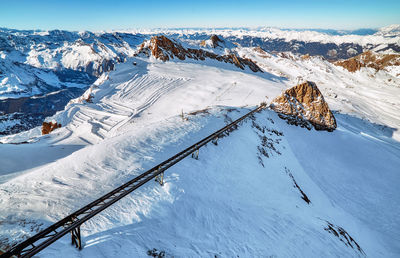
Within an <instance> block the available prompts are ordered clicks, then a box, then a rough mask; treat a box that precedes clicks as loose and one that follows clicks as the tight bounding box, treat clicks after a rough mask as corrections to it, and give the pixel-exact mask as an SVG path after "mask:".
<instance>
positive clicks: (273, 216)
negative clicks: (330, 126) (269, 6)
mask: <svg viewBox="0 0 400 258" xmlns="http://www.w3.org/2000/svg"><path fill="white" fill-rule="evenodd" d="M214 32H215V31H214ZM214 32H213V33H214ZM283 32H285V31H283ZM283 32H282V33H283ZM12 33H17V34H18V33H27V34H29V35H39V34H45V35H41V36H38V37H39V38H40V39H42V37H46V35H47V34H46V33H47V32H46V33H43V32H40V33H38V32H19V31H17V32H16V31H13V32H12ZM60 33H64V32H60ZM131 33H132V32H131ZM131 33H122V32H119V33H116V32H115V33H114V34H113V33H100V34H85V33H80V34H79V33H71V34H63V36H62V38H63V39H62V40H60V42H61V41H63V43H62V44H61V43H59V44H60V45H59V46H57V47H55V48H54V50H46V49H48V48H50V49H51V47H50V46H52V45H53V44H50V43H48V46H46V47H45V48H43V50H42V52H41V54H40V55H38V56H42V55H44V53H45V52H46V51H50V52H51V53H53V54H54V53H60V55H61V56H63V55H64V54H63V53H72V52H73V51H72V50H71V49H75V48H76V49H79V50H76V51H77V52H80V51H83V52H84V51H86V50H82V49H88V47H87V46H86V45H85V44H88V43H87V42H86V43H85V44H82V43H77V41H78V42H80V41H79V39H80V38H78V37H77V35H80V36H79V37H82V38H85V40H88V41H89V39H90V40H93V42H94V43H93V46H92V45H91V46H92V47H93V49H95V53H100V50H97V48H96V47H94V46H95V45H96V46H97V45H98V46H100V43H102V44H103V45H104V46H105V47H106V48H108V49H112V51H111V52H109V51H108V50H107V51H106V50H104V51H105V52H101V53H109V54H110V57H111V56H112V55H113V54H112V53H118V54H116V56H120V59H118V60H116V59H113V58H110V59H107V58H104V59H101V58H100V59H95V58H96V56H100V57H103V54H99V55H97V54H93V53H92V52H90V51H89V52H90V53H91V54H90V55H91V56H90V57H82V59H80V58H78V59H77V60H78V61H76V60H75V59H74V58H71V59H70V60H69V61H68V62H67V63H63V61H62V60H64V59H63V58H62V57H60V55H59V56H58V57H57V58H59V59H57V60H58V61H55V63H61V64H62V66H63V67H64V66H65V67H64V68H65V69H70V71H71V73H72V74H75V73H78V72H79V73H80V74H87V76H88V78H91V80H95V81H94V82H89V81H87V84H86V86H82V87H81V88H84V89H85V90H86V91H85V92H84V93H83V94H80V96H79V97H77V98H74V99H72V100H71V101H69V102H68V104H67V105H66V106H65V108H62V110H61V111H59V112H57V113H56V114H54V115H51V116H49V117H47V118H46V121H48V122H57V123H59V124H61V125H62V127H61V128H57V129H55V130H54V131H53V132H51V133H50V134H47V135H41V128H40V127H35V128H33V129H31V130H28V131H25V132H21V133H18V134H13V135H7V136H3V137H1V138H0V142H1V143H2V144H0V152H1V155H0V164H1V166H0V206H1V207H5V209H0V221H1V223H0V245H1V247H2V248H5V249H7V248H9V246H10V245H12V244H15V243H16V242H19V241H21V240H22V239H24V238H26V237H27V236H29V235H32V234H34V233H35V232H37V231H39V230H40V229H41V228H44V227H46V226H48V225H50V224H51V223H53V222H55V221H57V220H58V219H61V218H62V217H64V216H65V215H67V214H69V213H70V212H71V211H74V210H76V209H78V208H80V207H81V206H83V205H85V204H87V203H89V202H90V201H92V200H94V199H96V198H97V197H99V196H101V195H102V194H104V193H106V192H108V191H109V190H112V189H113V188H115V187H117V186H119V185H120V184H122V183H124V182H126V181H128V180H129V179H131V178H132V177H134V176H136V175H138V174H140V173H141V172H143V171H145V170H147V169H148V168H150V167H152V166H154V165H155V164H158V163H159V162H161V161H163V160H165V159H166V158H169V157H170V156H171V155H173V154H175V153H177V152H179V151H180V150H182V149H183V148H185V147H187V146H189V145H191V144H193V143H194V142H196V141H198V140H199V139H201V138H202V137H204V136H206V135H208V134H210V133H212V132H214V131H215V130H217V129H219V128H221V127H223V126H224V125H225V124H226V123H229V122H230V121H232V120H233V119H235V118H237V117H239V116H241V115H242V114H244V113H245V112H247V111H248V110H250V109H252V108H253V107H255V106H256V105H258V104H259V103H261V102H267V103H268V104H270V103H271V102H272V101H273V99H275V98H276V97H277V96H279V95H281V94H282V93H283V92H285V90H287V88H290V87H292V86H294V85H297V84H298V83H299V82H303V81H305V80H306V81H313V82H314V83H315V85H316V86H317V87H318V89H319V91H320V93H321V94H322V95H323V99H324V100H325V101H326V102H327V103H328V104H329V108H330V109H331V110H332V111H333V112H332V113H333V115H334V116H335V118H336V121H335V123H336V124H335V126H337V128H336V129H335V130H334V131H333V132H327V131H316V130H314V129H313V128H310V130H307V129H305V128H301V127H296V126H293V125H289V124H288V123H287V121H285V120H282V119H281V118H279V116H278V114H277V113H275V112H274V111H273V110H271V109H266V110H263V111H261V112H260V113H257V114H256V115H255V116H254V117H252V119H248V120H246V121H245V122H244V123H243V124H242V125H241V126H240V127H239V128H238V129H237V130H235V131H233V132H231V133H230V134H229V136H227V137H224V138H222V139H220V140H219V141H218V145H213V144H209V145H207V146H206V147H204V148H202V149H200V157H199V160H195V159H191V158H187V159H185V160H183V161H182V162H180V163H178V164H176V165H175V166H173V167H172V168H170V169H169V170H167V171H166V179H165V180H166V181H165V184H164V186H163V187H161V186H159V185H158V184H151V183H150V184H147V185H145V186H143V188H140V189H139V191H135V192H134V193H133V194H131V195H129V196H128V197H126V198H124V199H123V200H122V201H121V202H118V203H116V204H115V205H114V206H112V207H111V208H110V209H107V210H105V211H104V212H102V213H101V214H99V215H98V216H96V217H94V218H93V219H92V220H90V221H89V222H88V223H85V224H84V225H83V227H82V234H83V240H84V245H85V247H84V249H83V250H82V251H77V250H74V249H72V247H71V246H70V239H69V238H68V237H65V238H62V239H61V240H59V241H57V242H56V243H54V244H53V245H51V246H50V247H49V248H46V249H45V250H43V251H42V252H41V253H40V256H41V257H54V256H61V257H80V256H84V257H98V256H101V255H103V256H106V257H114V256H118V257H132V256H135V257H136V256H137V257H147V256H148V254H150V255H153V254H154V255H157V254H160V253H164V254H165V255H166V256H167V257H172V256H174V257H176V256H177V257H193V256H201V257H204V256H206V257H208V256H211V257H232V256H237V255H238V256H245V257H264V256H267V257H268V256H272V257H273V256H277V257H281V256H283V257H325V256H328V257H337V256H339V257H365V256H367V257H397V256H399V255H400V245H399V244H398V243H399V242H400V241H399V240H400V234H399V232H400V227H399V225H400V220H399V217H398V213H399V212H400V208H399V207H400V191H399V190H398V185H399V184H400V174H399V173H398V168H399V167H400V143H399V141H400V133H399V129H400V118H399V116H398V112H399V110H400V100H399V98H398V96H400V76H399V75H398V74H397V72H396V71H398V70H396V69H398V68H396V66H394V65H389V66H385V67H384V68H383V69H375V68H374V67H369V66H360V69H358V70H356V71H349V70H347V69H345V68H344V67H342V66H339V65H336V64H335V63H334V62H330V61H328V60H327V59H326V58H324V57H322V56H313V54H312V53H311V54H309V55H301V54H298V53H293V52H280V51H277V52H270V51H267V50H266V49H264V48H263V47H262V46H261V47H260V46H258V47H253V45H251V44H249V45H247V46H246V44H245V43H244V42H246V37H247V36H245V35H246V33H248V34H250V33H253V32H252V31H250V32H249V31H247V32H246V31H245V32H242V31H241V32H240V33H242V36H243V37H242V36H240V35H239V34H238V35H236V34H235V33H239V32H234V31H231V32H229V33H231V34H227V33H228V31H223V32H220V33H214V34H217V35H218V38H219V39H220V41H215V37H214V42H218V46H216V45H215V44H214V43H213V40H212V38H211V36H212V35H214V34H212V35H209V34H208V32H196V33H194V32H193V33H191V32H188V33H186V32H184V33H183V32H181V34H179V35H178V34H177V32H176V31H173V30H170V32H169V34H168V33H166V35H167V36H166V37H165V39H164V38H159V37H155V38H153V40H152V37H153V36H154V35H155V34H158V32H157V31H153V32H152V33H146V32H143V31H142V32H141V33H142V34H140V35H139V36H135V35H137V34H131ZM254 33H256V32H254ZM257 33H271V32H266V30H265V29H264V30H263V29H260V30H258V31H257ZM276 33H278V32H276ZM279 33H281V32H279ZM285 33H286V32H285ZM287 33H288V35H289V34H290V33H292V32H287ZM293 33H299V34H298V35H303V34H302V33H303V32H293ZM307 33H308V32H307ZM310 33H314V32H310ZM67 35H69V36H67ZM84 35H91V36H84ZM105 35H108V36H105ZM112 35H118V36H120V40H121V42H122V40H123V41H124V42H128V40H127V38H129V37H131V39H132V41H129V43H128V45H129V46H128V45H126V44H125V43H121V45H118V44H117V43H116V41H117V40H116V39H115V41H112V40H111V39H113V36H112ZM121 35H124V36H121ZM290 35H292V34H290ZM318 35H319V34H318ZM68 37H70V39H68ZM74 37H77V38H74ZM108 37H109V38H108ZM241 37H242V38H241ZM326 37H331V38H330V39H331V40H333V41H334V40H337V38H336V36H329V35H328V36H326ZM346 37H348V35H345V36H343V38H341V40H342V41H346V40H347V39H348V38H346ZM351 37H356V36H351ZM368 37H372V38H373V39H374V40H375V41H374V42H375V43H374V44H377V45H379V44H381V45H385V44H386V45H388V44H392V43H390V42H396V40H397V42H398V40H399V39H398V38H392V37H389V38H386V37H384V36H375V35H372V36H371V35H370V36H366V38H363V37H362V36H360V39H361V38H362V40H361V41H363V40H365V41H367V40H368ZM22 38H24V39H25V37H22ZM27 38H28V39H29V38H30V37H27ZM34 38H35V37H33V36H32V40H31V41H32V42H33V41H34V40H33V39H34ZM65 38H67V39H68V40H70V42H72V43H65V42H64V41H65ZM106 38H107V40H106ZM117 38H118V37H117ZM232 38H236V39H237V40H240V39H242V40H243V42H242V43H243V44H240V45H237V44H234V43H238V42H237V41H235V40H232ZM28 39H26V40H28ZM95 39H96V40H97V39H102V41H99V42H100V43H99V42H98V41H95ZM155 39H158V40H155ZM378 39H379V40H382V42H379V43H377V42H378ZM113 40H114V39H113ZM31 41H29V42H31ZM106 41H107V42H109V43H107V44H106V43H105V42H106ZM203 41H204V43H202V42H203ZM268 41H269V40H266V41H265V42H268ZM283 41H285V40H283ZM84 42H85V41H84ZM111 42H114V43H111ZM285 42H286V41H285ZM354 42H356V43H351V44H358V43H357V40H355V41H354ZM371 42H372V41H371ZM142 43H143V44H142ZM253 43H254V42H253ZM24 44H25V43H24ZM254 44H255V43H254ZM320 44H322V45H323V44H325V43H322V41H321V42H320ZM326 44H328V43H326ZM329 44H336V43H329ZM371 44H372V43H371ZM393 44H396V43H393ZM10 45H12V44H10ZM71 45H72V46H73V47H71ZM377 45H376V46H377ZM386 45H385V46H386ZM117 46H119V48H118V47H117ZM376 46H374V48H375V47H376ZM64 47H65V49H70V50H68V51H72V52H68V51H66V52H63V51H59V52H57V51H58V50H55V49H58V48H64ZM363 47H366V48H371V47H372V46H370V45H368V44H367V45H363ZM30 48H31V47H29V49H30ZM115 49H118V50H115ZM190 49H193V50H190ZM114 50H115V51H114ZM13 51H14V52H15V50H12V51H10V52H7V56H8V55H11V54H10V53H12V52H13ZM18 51H21V53H30V50H27V49H25V50H22V49H21V50H18ZM52 51H54V52H52ZM102 51H103V50H102ZM160 51H161V52H160ZM392 51H395V50H393V49H392ZM89 52H88V53H89ZM74 53H75V52H74ZM121 53H122V54H121ZM160 53H162V55H160ZM199 53H202V54H199ZM206 53H208V54H206ZM53 54H51V55H50V56H52V57H51V58H49V59H47V60H52V58H56V56H57V55H55V54H54V56H53ZM189 54H190V55H189ZM4 55H5V54H4ZM29 55H30V54H26V55H25V57H24V58H26V57H27V56H29ZM65 55H66V54H65ZM203 55H204V56H206V57H205V58H199V57H201V56H203ZM354 55H356V54H354ZM82 56H83V54H82ZM166 56H168V59H166V58H165V57H166ZM208 56H213V57H215V58H209V57H208ZM224 56H225V57H224ZM180 57H181V58H180ZM183 57H184V58H183ZM195 57H196V58H195ZM86 58H87V59H86ZM235 58H236V59H235ZM7 60H9V59H8V58H4V60H3V61H4V62H8V63H13V62H11V61H7ZM26 60H27V59H26ZM26 60H25V61H23V62H20V63H23V64H24V65H26V64H27V62H28V61H26ZM37 60H39V62H40V64H36V66H34V65H33V63H32V64H31V65H32V66H34V67H36V68H37V67H39V68H40V70H42V69H49V71H50V72H49V73H53V70H52V69H53V68H54V67H51V65H50V64H51V63H52V61H46V62H44V61H43V60H44V59H41V58H37ZM79 60H80V61H79ZM90 60H91V61H90ZM94 60H95V61H94ZM101 60H114V61H113V67H112V69H111V68H110V69H108V68H107V69H103V70H102V71H103V73H101V75H100V74H96V73H93V71H94V70H93V69H92V70H90V69H88V67H93V66H95V67H100V66H97V64H100V63H102V62H103V61H101ZM225 60H226V61H225ZM229 60H231V61H232V62H230V61H229ZM236 60H237V61H236ZM243 60H248V61H246V62H248V63H250V62H251V63H252V64H254V65H255V66H256V67H258V68H259V69H260V70H261V71H254V70H253V69H251V68H250V66H248V65H245V64H246V63H245V62H244V61H243ZM75 61H76V62H75ZM86 61H87V62H86ZM29 62H30V61H29ZM90 62H93V63H92V64H90V65H89V63H90ZM97 62H98V63H97ZM107 62H108V61H107ZM94 63H96V65H94ZM46 65H49V66H46ZM68 65H71V66H68ZM42 66H43V67H42ZM45 66H46V67H45ZM67 66H68V68H67ZM255 66H254V67H255ZM36 68H35V69H36ZM39 68H38V69H39ZM64 68H62V69H61V70H63V69H64ZM95 70H96V69H95ZM96 71H99V70H96ZM90 76H93V77H90ZM72 77H73V76H72ZM4 78H5V77H4ZM83 84H84V83H82V85H83ZM68 87H69V86H68V85H64V86H62V87H60V88H62V89H61V90H65V89H69V88H68ZM46 96H52V94H49V93H47V95H46ZM28 98H29V99H35V98H38V97H34V98H33V97H28ZM18 99H20V98H17V100H18ZM55 99H57V98H55ZM318 101H319V99H318ZM43 103H47V102H46V101H44V102H43ZM38 106H41V105H38ZM15 113H17V112H15ZM21 160H23V161H24V162H21Z"/></svg>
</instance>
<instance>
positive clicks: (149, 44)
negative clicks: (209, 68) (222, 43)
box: [135, 36, 262, 72]
mask: <svg viewBox="0 0 400 258" xmlns="http://www.w3.org/2000/svg"><path fill="white" fill-rule="evenodd" d="M139 55H145V56H153V57H155V58H156V59H159V60H162V61H164V62H165V61H169V60H171V59H174V58H177V59H179V60H185V59H186V58H190V59H195V60H205V59H206V58H209V59H214V60H217V61H219V62H225V63H231V64H234V65H235V66H237V67H239V68H240V69H242V70H244V69H245V67H246V66H247V67H249V68H250V70H252V71H253V72H262V70H261V69H260V67H259V66H258V65H257V64H256V63H254V62H253V61H252V60H251V59H248V58H241V57H239V56H237V55H236V54H235V53H230V54H227V55H218V54H215V53H212V52H208V51H205V50H203V49H194V48H184V47H183V46H182V45H181V44H179V43H178V42H176V41H173V40H171V39H169V38H167V37H165V36H154V37H152V38H151V39H150V40H149V41H145V42H143V43H142V44H141V45H140V47H139V49H138V51H137V52H136V54H135V56H139Z"/></svg>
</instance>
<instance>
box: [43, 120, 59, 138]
mask: <svg viewBox="0 0 400 258" xmlns="http://www.w3.org/2000/svg"><path fill="white" fill-rule="evenodd" d="M60 127H61V124H57V123H53V122H49V123H47V122H43V124H42V135H45V134H49V133H51V132H52V131H53V130H55V129H57V128H60Z"/></svg>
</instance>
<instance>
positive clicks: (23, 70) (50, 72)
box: [0, 25, 400, 134]
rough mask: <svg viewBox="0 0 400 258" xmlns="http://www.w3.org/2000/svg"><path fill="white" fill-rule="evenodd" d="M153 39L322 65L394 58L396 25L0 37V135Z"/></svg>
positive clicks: (47, 111) (399, 45)
mask: <svg viewBox="0 0 400 258" xmlns="http://www.w3.org/2000/svg"><path fill="white" fill-rule="evenodd" d="M155 35H165V36H167V37H168V38H170V39H173V40H176V41H177V42H179V44H181V45H182V46H183V47H186V48H188V49H201V48H207V46H205V45H204V46H201V43H202V42H204V41H206V40H209V38H210V36H211V35H218V36H219V37H220V38H221V39H223V42H224V43H223V45H221V46H219V47H218V48H212V49H211V52H213V53H216V54H218V55H220V56H223V55H225V54H226V52H227V51H228V52H235V51H236V52H237V50H238V49H240V48H242V47H260V48H262V49H263V50H264V51H267V52H270V53H278V52H291V53H293V54H299V55H310V56H322V57H323V58H325V59H327V60H329V61H338V60H342V59H348V58H351V57H354V56H357V55H359V54H361V53H363V52H366V51H373V52H380V53H398V52H400V39H399V38H400V25H391V26H388V27H384V28H381V29H379V30H374V29H360V30H352V31H343V30H324V29H307V30H304V29H277V28H270V27H260V28H256V29H249V28H236V29H229V28H224V29H154V30H132V31H112V32H96V33H93V32H88V31H84V32H70V31H61V30H53V31H35V30H23V31H22V30H14V29H0V134H9V133H15V132H18V131H21V130H25V129H29V128H32V127H33V126H36V125H39V124H40V123H41V121H42V120H43V117H44V116H47V115H51V114H54V113H55V112H56V111H57V110H60V109H62V108H63V107H64V106H65V104H66V103H68V101H69V100H70V99H72V98H76V97H78V96H80V94H82V93H83V91H84V90H86V89H87V88H88V87H89V86H90V85H91V84H93V83H94V82H95V81H96V79H97V78H99V77H100V76H101V75H102V74H103V73H104V72H108V71H111V70H113V69H114V66H115V65H116V64H117V63H121V62H125V61H126V60H127V58H129V57H132V56H134V55H135V54H136V52H137V51H138V49H139V46H140V44H142V42H144V41H146V40H149V39H150V38H151V37H152V36H155ZM54 94H56V96H58V97H55V96H54ZM34 96H35V97H34ZM38 97H39V98H38ZM39 103H42V104H43V103H46V105H42V104H39ZM39 107H40V108H39ZM16 117H18V119H19V120H18V121H16V120H15V118H16ZM10 119H11V120H12V119H14V120H13V121H14V122H10ZM28 121H29V122H28ZM5 124H7V126H6V125H5ZM11 125H12V126H11ZM10 126H11V127H10Z"/></svg>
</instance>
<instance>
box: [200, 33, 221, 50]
mask: <svg viewBox="0 0 400 258" xmlns="http://www.w3.org/2000/svg"><path fill="white" fill-rule="evenodd" d="M219 43H224V41H223V40H222V39H220V38H219V37H218V36H217V35H215V34H213V35H211V37H210V39H208V40H202V41H201V42H200V46H202V47H206V46H207V45H209V46H211V47H212V48H216V47H222V46H221V45H220V44H219Z"/></svg>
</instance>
